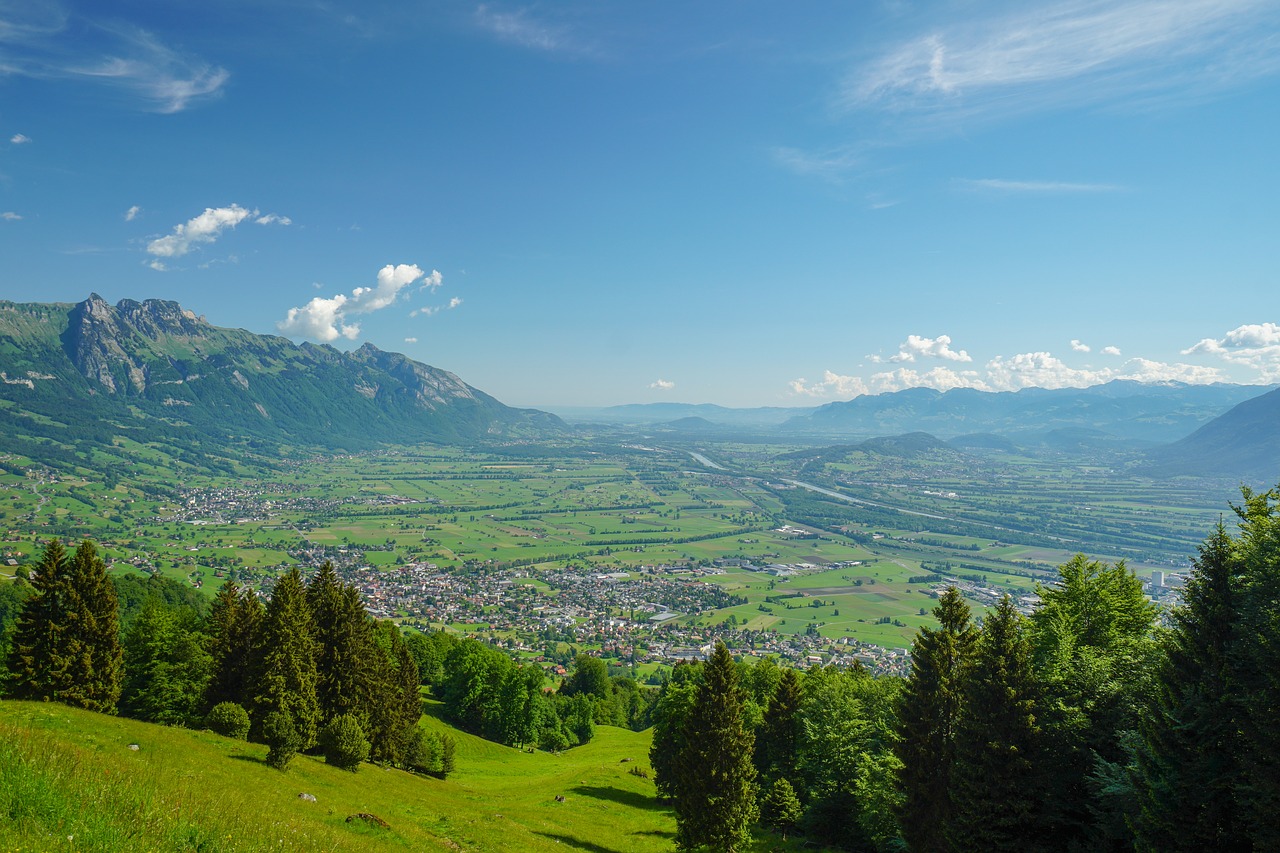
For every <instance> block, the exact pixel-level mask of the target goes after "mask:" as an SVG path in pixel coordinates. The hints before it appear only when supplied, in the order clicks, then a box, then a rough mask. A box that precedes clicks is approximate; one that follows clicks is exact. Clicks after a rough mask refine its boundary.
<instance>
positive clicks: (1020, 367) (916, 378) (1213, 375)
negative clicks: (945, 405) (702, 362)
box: [788, 352, 1226, 398]
mask: <svg viewBox="0 0 1280 853" xmlns="http://www.w3.org/2000/svg"><path fill="white" fill-rule="evenodd" d="M1115 379H1129V380H1133V381H1136V382H1148V383H1161V382H1185V383H1187V384H1192V385H1195V384H1205V383H1210V382H1222V381H1224V380H1225V379H1226V377H1225V376H1224V374H1223V373H1222V371H1221V370H1218V369H1217V368H1211V367H1203V366H1200V365H1193V364H1183V363H1172V364H1171V363H1166V362H1160V361H1151V360H1148V359H1144V358H1133V359H1129V360H1128V361H1126V362H1125V363H1124V364H1123V365H1122V366H1121V367H1119V368H1112V367H1108V368H1103V369H1099V370H1092V369H1081V368H1074V367H1071V366H1070V365H1068V364H1067V363H1066V362H1064V361H1062V359H1060V358H1057V357H1056V356H1054V355H1052V354H1051V353H1048V352H1025V353H1018V354H1016V355H1012V356H996V357H995V358H993V359H991V360H990V361H988V362H987V363H986V365H984V367H983V369H982V370H954V369H952V368H950V367H947V366H942V365H940V366H937V367H934V368H931V369H930V370H927V371H923V372H921V371H917V370H914V369H912V368H910V367H899V368H896V369H894V370H890V371H884V372H880V373H874V374H872V375H871V376H870V377H867V378H865V379H864V378H862V377H859V376H842V375H840V374H838V373H834V372H833V371H830V370H828V371H826V372H825V374H824V377H823V380H822V381H821V382H815V383H808V382H806V381H805V380H804V379H794V380H792V381H791V382H790V383H788V384H789V385H790V387H791V391H792V393H794V394H797V395H803V396H810V397H843V398H852V397H857V396H860V395H862V394H882V393H885V392H888V391H901V390H902V389H904V388H933V389H935V390H938V391H949V390H951V389H953V388H973V389H975V390H979V391H1017V390H1020V389H1022V388H1086V387H1088V386H1091V385H1101V384H1103V383H1105V382H1110V381H1112V380H1115Z"/></svg>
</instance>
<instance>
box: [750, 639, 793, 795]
mask: <svg viewBox="0 0 1280 853" xmlns="http://www.w3.org/2000/svg"><path fill="white" fill-rule="evenodd" d="M766 660H767V658H766ZM803 700H804V694H803V693H802V691H801V688H800V676H799V674H798V673H797V672H796V671H795V670H794V669H791V668H790V667H788V668H786V669H784V670H783V671H782V675H781V677H780V678H779V680H778V686H777V689H776V690H775V691H774V694H773V696H772V697H770V699H769V704H768V707H767V708H766V709H765V712H764V722H763V723H762V724H761V726H760V731H759V732H758V733H757V735H756V749H755V764H756V769H757V770H758V771H759V773H760V783H761V784H760V787H761V788H762V789H767V788H769V787H770V786H772V784H773V782H774V781H776V780H778V779H786V780H787V782H788V783H789V784H790V785H792V786H795V785H797V784H799V779H800V773H799V770H798V769H797V763H796V757H797V753H798V738H799V725H800V723H799V718H798V714H799V712H800V703H801V702H802V701H803Z"/></svg>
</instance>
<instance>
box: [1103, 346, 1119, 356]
mask: <svg viewBox="0 0 1280 853" xmlns="http://www.w3.org/2000/svg"><path fill="white" fill-rule="evenodd" d="M1102 354H1103V355H1119V354H1120V347H1115V346H1112V347H1103V348H1102Z"/></svg>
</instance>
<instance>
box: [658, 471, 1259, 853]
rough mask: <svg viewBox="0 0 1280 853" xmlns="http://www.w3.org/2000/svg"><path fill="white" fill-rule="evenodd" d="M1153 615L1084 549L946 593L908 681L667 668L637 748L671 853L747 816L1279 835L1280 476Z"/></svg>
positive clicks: (985, 841)
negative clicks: (1035, 579)
mask: <svg viewBox="0 0 1280 853" xmlns="http://www.w3.org/2000/svg"><path fill="white" fill-rule="evenodd" d="M1233 509H1234V510H1235V512H1236V515H1237V520H1238V526H1237V529H1236V530H1235V531H1229V530H1228V529H1227V527H1226V526H1225V525H1222V524H1220V525H1219V526H1218V528H1217V529H1216V530H1215V531H1214V532H1213V534H1212V535H1211V536H1210V537H1209V538H1208V539H1207V540H1206V541H1205V542H1204V543H1203V545H1202V546H1201V547H1200V550H1199V554H1198V556H1197V558H1196V559H1195V560H1194V561H1193V567H1192V571H1191V573H1190V575H1189V577H1188V580H1187V582H1186V585H1185V588H1184V589H1183V593H1182V601H1181V604H1180V605H1178V606H1177V607H1174V608H1173V609H1172V610H1171V611H1169V612H1168V613H1167V614H1165V617H1166V618H1164V619H1161V618H1160V617H1161V614H1160V613H1159V611H1158V608H1157V607H1156V606H1155V605H1154V604H1152V603H1151V602H1150V601H1148V600H1147V599H1146V597H1145V596H1144V595H1143V592H1142V586H1141V582H1140V581H1139V580H1138V579H1137V577H1135V576H1134V574H1133V573H1132V572H1131V571H1130V570H1129V569H1128V568H1126V567H1125V565H1124V563H1123V562H1120V563H1117V564H1115V565H1108V564H1106V563H1103V562H1100V561H1096V560H1090V559H1088V558H1087V557H1085V556H1083V555H1078V556H1076V557H1075V558H1073V559H1071V560H1070V561H1068V562H1067V563H1065V564H1063V565H1062V566H1060V567H1059V570H1058V578H1057V580H1056V582H1054V583H1052V584H1049V585H1042V586H1040V587H1038V590H1037V591H1038V593H1039V597H1040V602H1039V604H1038V605H1037V606H1036V607H1035V608H1034V609H1033V611H1032V612H1031V613H1030V615H1027V616H1024V615H1022V614H1020V613H1019V612H1018V611H1017V610H1016V609H1015V608H1014V606H1013V603H1012V601H1011V600H1010V599H1009V598H1008V597H1006V598H1004V599H1003V600H1002V601H1001V602H1000V603H999V604H998V605H997V606H995V607H994V608H992V609H991V610H990V611H989V612H987V613H986V614H985V615H984V616H983V617H982V618H981V619H980V620H975V619H974V618H973V614H972V613H971V611H970V609H969V606H968V605H967V604H966V603H965V602H964V600H963V599H962V598H961V596H960V594H959V593H958V592H957V591H956V590H955V589H954V588H952V589H949V590H948V591H947V592H946V593H945V594H943V595H942V596H941V598H940V600H939V602H938V605H937V606H936V607H935V608H934V611H933V613H934V616H935V617H936V618H937V620H938V625H937V627H934V628H922V629H921V630H920V631H919V633H918V634H917V636H916V638H915V641H914V643H913V646H912V649H911V658H912V668H911V673H910V675H909V676H908V677H907V678H906V679H897V678H891V677H884V678H873V677H871V676H870V675H868V674H867V673H865V672H864V671H862V670H861V669H860V668H856V667H855V668H854V669H848V670H838V669H835V668H832V667H826V668H822V667H814V668H812V669H810V670H809V671H807V672H805V673H797V672H794V671H792V670H783V671H781V673H780V674H779V672H778V670H777V667H776V666H774V665H773V664H772V662H771V661H768V660H766V661H762V662H759V663H757V664H755V665H752V666H748V665H745V664H742V663H735V662H734V661H733V659H732V657H731V655H730V654H729V652H728V650H727V649H725V647H724V646H723V645H718V646H717V648H716V650H715V652H714V653H713V654H712V655H711V657H710V659H709V660H708V661H707V662H706V663H705V664H691V665H684V666H678V667H677V668H676V670H675V672H674V674H673V677H672V678H671V680H670V681H669V682H668V683H667V684H666V685H665V686H664V687H663V689H662V692H661V696H660V698H659V700H658V703H657V706H656V708H655V710H654V713H653V717H654V720H655V725H654V739H653V749H652V752H651V754H650V758H651V760H652V763H653V767H654V770H655V773H656V780H655V781H656V783H657V789H658V793H659V795H660V796H662V797H665V798H667V799H668V800H670V802H671V803H672V806H673V808H674V810H675V812H676V817H677V827H678V830H677V836H676V843H677V846H678V847H679V848H681V849H686V850H692V849H700V848H703V847H707V848H710V849H715V850H724V851H734V850H739V849H742V847H743V846H744V845H745V844H746V843H747V840H748V839H749V837H750V833H751V831H752V828H753V827H754V826H757V825H763V826H765V827H768V828H771V829H773V830H774V831H778V832H782V833H794V832H800V833H803V834H805V835H806V836H807V837H808V839H809V840H811V841H813V842H816V843H819V844H824V845H829V846H834V847H838V848H841V849H846V850H858V851H890V850H902V849H908V850H915V851H928V853H933V851H1064V853H1066V852H1067V851H1085V850H1088V851H1115V852H1116V853H1119V851H1143V852H1144V853H1146V851H1152V852H1154V851H1188V853H1190V851H1203V850H1220V851H1265V850H1278V849H1280V826H1277V824H1276V821H1275V816H1276V815H1277V814H1280V726H1277V725H1276V722H1275V713H1276V709H1277V708H1280V490H1271V491H1268V492H1263V493H1254V492H1251V491H1249V490H1245V491H1244V498H1243V501H1242V502H1241V504H1240V505H1239V506H1237V507H1233Z"/></svg>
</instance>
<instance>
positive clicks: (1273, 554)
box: [1230, 487, 1280, 850]
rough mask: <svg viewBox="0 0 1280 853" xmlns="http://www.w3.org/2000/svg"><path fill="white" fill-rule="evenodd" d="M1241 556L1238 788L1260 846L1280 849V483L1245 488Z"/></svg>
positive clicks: (1237, 657)
mask: <svg viewBox="0 0 1280 853" xmlns="http://www.w3.org/2000/svg"><path fill="white" fill-rule="evenodd" d="M1242 492H1243V497H1244V501H1243V502H1242V504H1241V505H1240V506H1239V507H1233V509H1235V511H1236V514H1237V515H1238V516H1239V518H1240V534H1239V536H1238V537H1237V538H1236V544H1235V555H1236V557H1237V559H1238V560H1239V570H1240V574H1241V580H1242V583H1241V590H1240V593H1241V594H1240V615H1241V619H1240V623H1239V624H1240V631H1239V637H1240V643H1239V646H1238V647H1237V649H1236V650H1235V653H1234V655H1233V658H1234V661H1235V668H1234V669H1235V673H1234V675H1235V677H1234V679H1233V681H1232V683H1231V684H1230V687H1231V688H1232V689H1233V690H1234V691H1235V692H1236V693H1237V694H1238V695H1239V697H1240V700H1241V709H1242V714H1241V715H1240V718H1239V719H1240V722H1241V724H1242V725H1241V732H1242V735H1243V737H1244V746H1243V749H1242V751H1241V753H1240V758H1241V761H1240V764H1241V768H1242V770H1243V778H1242V780H1241V784H1240V786H1239V787H1238V788H1237V791H1238V793H1239V794H1240V800H1241V814H1242V815H1243V816H1244V821H1245V824H1246V826H1247V828H1248V832H1249V837H1250V840H1251V841H1252V843H1253V847H1254V849H1255V850H1280V824H1278V823H1277V821H1276V819H1275V816H1276V815H1277V814H1280V725H1277V722H1276V721H1277V717H1278V716H1280V487H1278V488H1275V489H1271V490H1269V491H1266V492H1253V491H1252V490H1250V489H1247V488H1246V489H1242Z"/></svg>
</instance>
